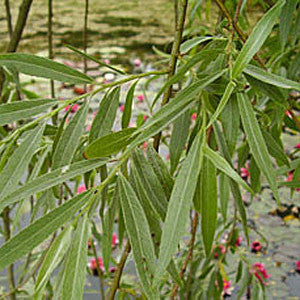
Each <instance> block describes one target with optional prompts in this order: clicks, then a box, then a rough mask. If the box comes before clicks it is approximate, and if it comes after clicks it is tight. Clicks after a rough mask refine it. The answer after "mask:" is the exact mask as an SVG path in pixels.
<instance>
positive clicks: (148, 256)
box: [118, 174, 157, 299]
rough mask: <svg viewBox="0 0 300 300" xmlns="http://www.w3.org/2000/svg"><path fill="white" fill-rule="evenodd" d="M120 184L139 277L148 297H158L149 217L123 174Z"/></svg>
mask: <svg viewBox="0 0 300 300" xmlns="http://www.w3.org/2000/svg"><path fill="white" fill-rule="evenodd" d="M118 185H119V186H118V188H119V189H120V202H121V206H122V211H123V214H124V221H125V226H126V230H127V233H128V236H129V240H130V243H131V247H132V251H133V257H134V261H135V263H136V268H137V271H138V274H139V278H140V280H141V284H142V287H143V289H144V291H145V293H146V295H147V297H148V298H149V299H156V298H157V294H156V292H155V290H154V289H153V288H152V286H151V277H152V275H153V274H154V271H155V252H154V246H153V243H152V240H151V233H150V229H149V225H148V222H147V218H146V215H145V212H144V210H143V208H142V206H141V204H140V203H139V200H138V199H137V196H136V194H135V192H134V190H133V188H132V187H131V185H130V183H129V182H128V181H127V180H126V178H125V177H124V176H123V175H122V174H120V175H119V181H118Z"/></svg>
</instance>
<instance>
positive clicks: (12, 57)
mask: <svg viewBox="0 0 300 300" xmlns="http://www.w3.org/2000/svg"><path fill="white" fill-rule="evenodd" d="M0 66H4V67H8V68H10V67H11V68H14V69H16V70H17V71H18V72H20V73H24V74H28V75H32V76H37V77H43V78H50V79H52V80H57V81H62V82H69V83H79V84H80V83H82V84H84V83H92V82H93V81H94V80H93V78H91V77H90V76H87V75H86V74H83V73H81V72H79V71H77V70H76V69H72V68H70V67H68V66H66V65H64V64H61V63H58V62H55V61H52V60H50V59H47V58H44V57H39V56H36V55H32V54H24V53H9V54H1V55H0Z"/></svg>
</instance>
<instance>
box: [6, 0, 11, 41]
mask: <svg viewBox="0 0 300 300" xmlns="http://www.w3.org/2000/svg"><path fill="white" fill-rule="evenodd" d="M5 9H6V21H7V29H8V33H9V37H10V38H11V37H12V34H13V29H12V19H11V12H10V3H9V0H5Z"/></svg>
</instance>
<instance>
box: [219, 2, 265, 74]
mask: <svg viewBox="0 0 300 300" xmlns="http://www.w3.org/2000/svg"><path fill="white" fill-rule="evenodd" d="M215 1H216V3H217V5H218V6H219V8H220V10H221V11H222V13H223V14H224V15H225V17H226V19H227V20H228V22H229V23H230V26H232V27H233V28H234V29H235V31H236V33H237V34H238V36H239V38H240V39H241V40H242V42H243V43H245V42H246V40H247V38H248V37H247V35H246V34H245V33H244V32H243V31H242V30H241V28H240V26H239V25H238V23H237V22H235V20H234V19H232V17H231V15H230V13H229V11H228V9H227V8H226V7H225V5H224V3H223V2H222V1H221V0H215ZM254 59H255V60H256V61H257V62H258V63H259V64H260V65H261V67H262V68H264V69H266V67H265V64H264V62H263V61H262V59H261V58H260V57H259V56H258V55H257V54H255V55H254Z"/></svg>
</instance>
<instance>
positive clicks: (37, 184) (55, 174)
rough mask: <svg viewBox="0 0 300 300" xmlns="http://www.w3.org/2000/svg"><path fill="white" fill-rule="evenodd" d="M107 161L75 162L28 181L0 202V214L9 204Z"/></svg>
mask: <svg viewBox="0 0 300 300" xmlns="http://www.w3.org/2000/svg"><path fill="white" fill-rule="evenodd" d="M107 162H108V161H107V160H106V159H91V160H87V161H80V162H76V163H74V164H72V165H70V166H68V165H67V166H64V167H61V168H59V169H56V170H53V171H52V172H50V173H47V174H44V175H42V176H40V177H37V178H36V179H33V180H31V181H28V182H27V183H26V184H25V185H23V186H22V187H20V188H19V189H17V190H15V191H13V192H12V193H10V194H8V195H7V196H6V197H5V198H3V200H2V201H1V202H0V212H1V211H2V210H3V208H4V207H6V206H7V205H9V204H12V203H15V202H17V201H19V200H21V199H24V198H26V197H29V196H31V195H34V194H35V193H38V192H41V191H44V190H47V189H49V188H51V187H53V186H56V185H58V184H61V183H63V182H65V181H67V180H69V179H71V178H74V177H76V176H77V175H79V174H84V173H85V172H88V171H91V170H93V169H96V168H98V167H101V166H103V165H104V164H106V163H107Z"/></svg>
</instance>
